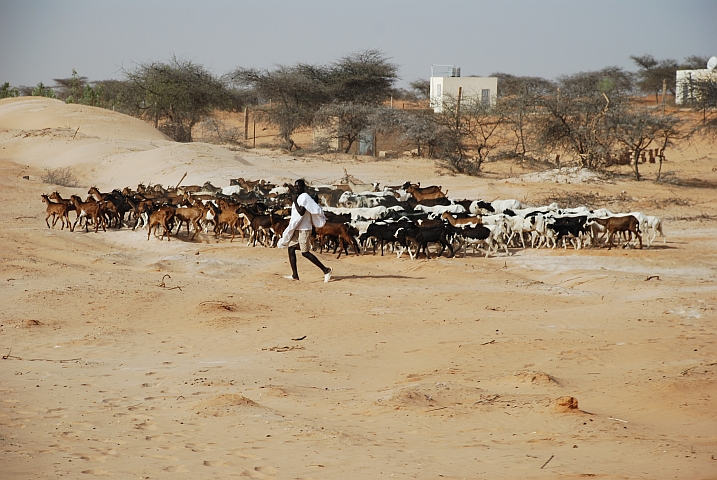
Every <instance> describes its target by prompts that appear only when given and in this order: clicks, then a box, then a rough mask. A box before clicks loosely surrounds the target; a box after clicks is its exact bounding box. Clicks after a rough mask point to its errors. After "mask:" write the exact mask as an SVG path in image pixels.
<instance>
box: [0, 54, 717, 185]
mask: <svg viewBox="0 0 717 480" xmlns="http://www.w3.org/2000/svg"><path fill="white" fill-rule="evenodd" d="M631 59H632V60H633V61H634V62H635V64H636V66H637V68H638V70H637V71H636V72H627V71H625V70H623V69H621V68H617V67H609V68H605V69H602V70H599V71H593V72H581V73H577V74H574V75H565V76H561V77H558V78H557V79H556V80H547V79H543V78H539V77H519V76H514V75H510V74H506V73H494V74H493V76H495V77H498V95H497V98H495V99H493V100H494V101H491V102H488V103H484V102H482V101H474V99H470V98H464V99H460V98H451V97H448V98H447V99H446V100H445V101H444V105H443V109H442V111H441V113H434V112H433V110H431V109H428V108H424V109H408V110H403V109H393V108H391V106H390V102H389V100H394V99H395V100H399V99H402V100H408V101H420V100H424V101H425V100H427V99H428V97H429V89H430V84H429V81H428V80H426V79H421V80H415V81H413V82H410V84H409V89H400V88H396V86H395V83H396V82H397V80H398V75H397V72H398V66H397V65H395V64H393V63H391V62H390V61H389V59H388V58H386V57H385V55H384V54H383V53H382V52H380V51H377V50H366V51H361V52H358V53H354V54H350V55H347V56H345V57H342V58H340V59H339V60H337V61H335V62H333V63H330V64H327V65H313V64H304V63H298V64H296V65H289V66H286V65H280V66H277V67H275V68H274V69H264V70H260V69H253V68H244V67H237V68H236V69H235V70H233V71H231V72H229V73H227V74H225V75H223V76H217V75H215V74H213V73H211V72H210V71H208V70H207V69H205V68H204V67H203V66H202V65H198V64H195V63H193V62H191V61H185V60H181V59H177V58H176V57H173V58H172V59H171V60H170V61H168V62H148V63H143V64H139V65H137V66H136V67H135V68H133V69H129V70H125V71H124V72H123V74H124V79H123V80H107V81H99V82H89V81H88V79H87V78H86V77H83V76H80V75H79V74H78V73H77V72H76V71H75V70H73V71H72V75H71V76H70V77H69V78H60V79H55V80H54V81H55V85H54V86H53V87H48V86H45V85H43V84H42V83H40V84H38V85H37V86H35V87H11V86H10V85H9V84H8V83H5V84H3V85H2V86H0V98H7V97H17V96H26V95H36V96H45V97H51V98H57V99H59V100H62V101H65V102H67V103H77V104H83V105H91V106H97V107H102V108H109V109H113V110H117V111H120V112H124V113H127V114H130V115H133V116H136V117H139V118H143V119H145V120H147V121H150V122H152V123H153V124H154V125H155V127H156V128H159V129H160V130H162V131H163V132H165V133H166V134H167V135H169V136H170V137H171V138H173V139H174V140H176V141H180V142H191V141H192V128H193V127H194V126H196V125H197V124H198V123H199V122H202V121H204V120H206V119H208V118H210V117H211V116H212V114H213V113H214V112H216V111H217V110H220V111H234V112H236V111H241V110H243V109H244V108H251V110H252V111H253V112H254V114H255V115H259V116H261V117H263V118H264V119H265V120H266V121H267V122H269V123H271V124H272V125H274V126H276V127H277V128H278V130H279V140H280V142H281V144H282V145H283V146H284V147H285V148H286V149H288V150H289V151H291V150H294V149H299V148H301V146H300V145H297V143H296V141H295V139H294V134H295V133H296V132H297V131H298V130H300V129H303V128H318V129H320V130H321V131H322V132H323V134H324V135H323V139H324V143H323V144H319V145H317V146H315V147H314V148H323V149H330V148H331V145H334V148H335V146H336V145H341V148H342V150H343V151H344V152H349V151H350V150H351V148H352V147H353V146H355V145H356V144H357V143H358V142H359V141H360V139H361V138H362V137H361V136H362V135H363V134H365V133H366V132H371V133H372V134H376V133H379V134H384V135H391V136H393V137H394V138H396V139H398V140H400V141H401V142H402V143H403V144H404V145H406V146H407V147H408V148H411V149H412V150H413V151H414V152H415V153H416V154H417V155H421V156H427V157H433V158H441V159H444V160H446V161H447V162H448V164H449V165H451V166H452V167H453V168H454V169H455V170H456V171H458V172H461V173H467V174H477V173H479V172H480V170H481V167H482V165H483V163H484V162H486V161H488V160H490V159H492V158H500V157H505V156H511V157H515V158H519V159H541V158H542V159H545V158H548V157H550V158H553V156H555V158H559V157H558V156H560V155H563V156H564V157H568V158H572V159H574V160H576V161H577V162H578V163H579V164H580V165H582V166H583V167H586V168H591V169H600V168H603V167H605V166H607V165H609V164H610V163H612V162H613V161H614V160H615V159H616V158H617V157H619V156H622V157H623V158H624V155H625V154H626V153H627V154H629V155H630V164H631V165H632V168H633V171H634V175H635V178H637V179H639V178H640V172H639V163H640V159H641V156H643V155H644V152H645V151H646V150H647V149H648V148H649V149H653V151H657V152H659V153H660V154H661V153H663V152H664V149H665V148H666V147H668V146H669V145H671V144H672V143H673V142H675V141H676V140H678V139H680V138H683V137H684V136H685V135H688V134H689V133H691V132H688V131H687V130H688V129H686V128H685V125H684V123H683V122H682V121H681V119H680V118H679V117H677V116H675V115H670V114H666V113H665V110H664V106H661V101H660V92H662V94H663V98H662V101H663V102H664V94H666V93H668V92H669V93H671V94H673V95H674V93H675V90H676V85H675V71H676V70H677V69H696V68H704V67H705V65H706V63H707V58H706V57H698V56H691V57H688V58H687V59H686V60H685V62H684V63H683V64H678V62H676V61H674V60H670V59H668V60H657V59H655V58H653V57H652V56H651V55H642V56H632V57H631ZM693 88H694V89H696V91H697V94H696V95H693V97H694V98H695V99H697V100H696V101H695V103H694V104H693V105H691V107H692V108H693V109H695V110H697V111H699V112H701V114H702V122H701V125H700V128H701V129H703V130H704V131H705V132H708V133H711V134H712V135H715V132H717V115H715V112H716V109H717V81H715V80H714V79H711V78H706V79H700V80H698V81H696V82H695V83H694V85H693ZM663 90H665V91H663ZM638 94H643V95H648V96H652V95H655V102H654V104H649V103H647V104H646V103H645V102H641V101H636V98H635V97H636V96H637V95H638ZM425 103H426V102H424V104H425Z"/></svg>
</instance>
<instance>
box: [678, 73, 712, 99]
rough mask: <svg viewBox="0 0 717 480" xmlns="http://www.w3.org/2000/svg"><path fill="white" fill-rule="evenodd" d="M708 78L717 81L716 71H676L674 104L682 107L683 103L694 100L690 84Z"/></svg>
mask: <svg viewBox="0 0 717 480" xmlns="http://www.w3.org/2000/svg"><path fill="white" fill-rule="evenodd" d="M710 76H712V77H713V78H714V80H715V81H717V71H715V70H708V69H706V68H704V69H700V70H677V75H676V77H677V78H676V85H675V103H676V104H677V105H682V104H683V103H689V101H690V100H696V99H694V98H692V96H693V92H692V90H691V88H690V84H691V82H694V81H696V80H702V79H705V78H709V77H710Z"/></svg>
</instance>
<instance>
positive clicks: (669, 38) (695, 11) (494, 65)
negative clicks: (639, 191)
mask: <svg viewBox="0 0 717 480" xmlns="http://www.w3.org/2000/svg"><path fill="white" fill-rule="evenodd" d="M366 49H378V50H381V51H382V52H383V53H384V54H385V55H386V56H387V57H388V58H390V59H391V61H392V62H393V63H395V64H397V65H398V66H399V75H400V76H401V81H400V82H399V86H406V85H407V83H408V82H409V81H412V80H415V79H418V78H428V77H429V76H430V73H431V65H432V64H453V65H456V66H459V67H461V70H462V72H461V73H462V75H463V76H467V75H489V74H491V73H493V72H505V73H511V74H514V75H530V76H540V77H545V78H551V79H553V78H555V77H557V76H558V75H561V74H571V73H576V72H580V71H586V70H597V69H600V68H603V67H606V66H612V65H616V66H620V67H623V68H626V69H628V70H635V67H634V64H633V63H632V61H631V60H630V55H642V54H646V53H649V54H651V55H653V56H655V57H656V58H658V59H664V58H674V59H676V60H678V61H682V60H684V58H685V57H686V56H688V55H707V56H711V55H717V0H674V1H667V0H644V1H638V0H633V1H631V0H602V1H581V0H545V1H543V0H494V1H482V0H473V1H459V0H433V1H426V0H355V1H352V2H348V1H342V0H333V1H321V0H303V1H290V0H255V1H243V0H235V1H228V0H227V1H220V0H203V1H201V2H199V1H182V0H171V1H170V0H154V1H153V0H114V1H104V0H64V1H63V0H38V1H33V0H0V83H3V82H10V84H11V85H13V86H20V85H28V86H30V85H36V84H37V83H38V82H43V83H45V84H46V85H48V84H49V85H52V84H53V83H54V82H53V79H54V78H66V77H69V76H70V75H71V73H72V69H73V68H74V69H76V70H77V72H78V73H79V74H80V75H83V76H86V77H88V78H89V80H90V81H94V80H105V79H111V78H114V79H120V78H122V69H123V68H124V69H132V68H133V67H134V66H136V65H137V64H138V63H141V62H146V61H167V60H169V59H170V58H171V57H172V55H176V56H177V57H179V58H182V59H184V60H191V61H193V62H195V63H198V64H201V65H203V66H204V67H205V68H207V69H208V70H210V71H212V72H214V73H215V74H217V75H222V74H224V73H227V72H229V71H231V70H232V69H234V68H236V67H238V66H242V67H256V68H272V67H273V66H275V65H277V64H284V65H293V64H295V63H297V62H303V63H318V64H328V63H331V62H333V61H335V60H337V59H339V58H340V57H342V56H344V55H347V54H350V53H353V52H358V51H361V50H366Z"/></svg>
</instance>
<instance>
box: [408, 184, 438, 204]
mask: <svg viewBox="0 0 717 480" xmlns="http://www.w3.org/2000/svg"><path fill="white" fill-rule="evenodd" d="M406 192H407V193H410V194H411V195H413V198H415V199H416V200H417V201H419V202H420V201H421V200H433V199H436V198H444V197H445V196H446V194H447V193H448V192H447V191H446V192H445V193H444V192H442V191H441V187H438V186H435V185H433V186H430V187H418V186H416V185H410V186H409V187H408V188H406Z"/></svg>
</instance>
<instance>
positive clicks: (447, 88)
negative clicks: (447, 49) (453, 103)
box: [430, 65, 498, 113]
mask: <svg viewBox="0 0 717 480" xmlns="http://www.w3.org/2000/svg"><path fill="white" fill-rule="evenodd" d="M434 67H449V68H448V69H447V70H448V73H447V75H446V76H434V73H435V72H434ZM459 88H460V89H461V104H463V105H468V104H472V103H476V102H480V103H482V104H484V105H489V104H490V105H494V104H495V100H496V98H497V96H498V78H497V77H461V69H460V68H456V67H453V66H452V65H450V66H448V65H434V66H432V67H431V90H430V96H431V108H433V111H434V112H436V113H440V112H441V111H442V110H443V103H444V102H445V101H446V100H447V99H449V98H451V99H457V98H458V89H459Z"/></svg>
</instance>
